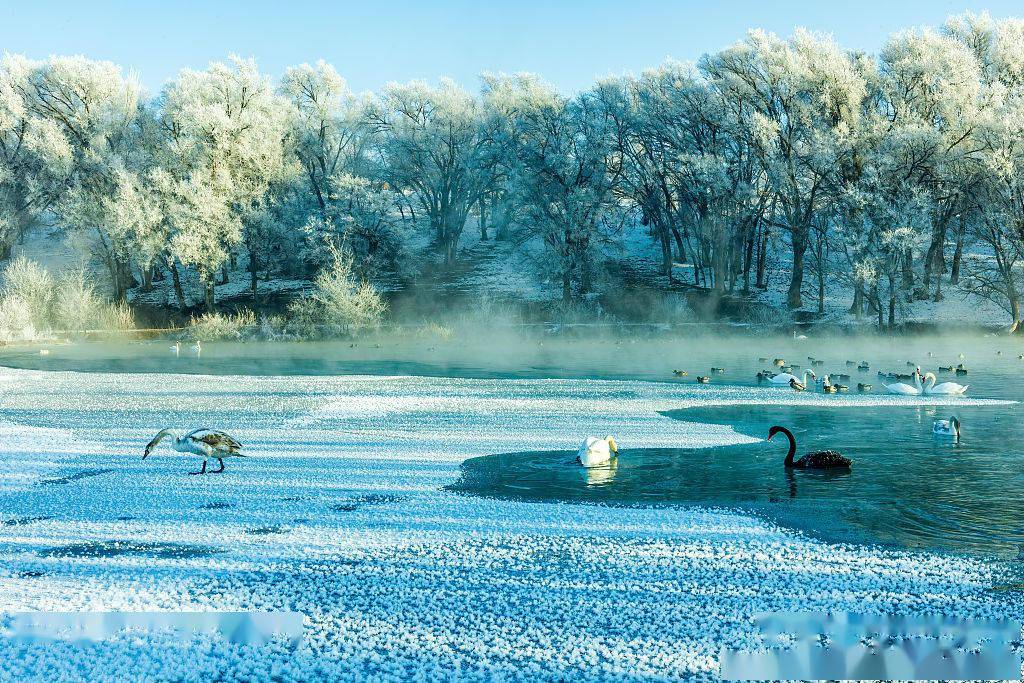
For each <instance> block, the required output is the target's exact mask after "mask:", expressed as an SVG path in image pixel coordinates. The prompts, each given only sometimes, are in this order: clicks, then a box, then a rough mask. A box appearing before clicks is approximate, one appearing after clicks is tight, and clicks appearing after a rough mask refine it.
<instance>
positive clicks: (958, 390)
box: [924, 372, 970, 396]
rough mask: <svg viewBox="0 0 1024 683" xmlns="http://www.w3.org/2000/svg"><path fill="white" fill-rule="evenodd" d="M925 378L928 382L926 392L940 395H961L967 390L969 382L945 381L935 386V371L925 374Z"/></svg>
mask: <svg viewBox="0 0 1024 683" xmlns="http://www.w3.org/2000/svg"><path fill="white" fill-rule="evenodd" d="M924 379H925V381H926V382H928V384H927V385H926V386H925V388H924V393H926V394H932V395H939V396H960V395H962V394H963V393H964V392H965V391H967V387H969V386H970V385H969V384H957V383H956V382H943V383H942V384H940V385H938V386H935V381H936V378H935V373H932V372H929V373H927V374H926V375H925V376H924Z"/></svg>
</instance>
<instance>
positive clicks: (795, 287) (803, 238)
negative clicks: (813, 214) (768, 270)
mask: <svg viewBox="0 0 1024 683" xmlns="http://www.w3.org/2000/svg"><path fill="white" fill-rule="evenodd" d="M792 242H793V273H792V275H791V277H790V279H789V291H788V292H787V293H786V305H787V306H788V307H789V308H790V310H795V309H797V308H800V307H801V306H803V300H802V299H801V297H800V290H801V289H802V288H803V284H804V253H805V252H806V251H807V231H806V229H804V228H801V229H797V230H794V231H793V239H792Z"/></svg>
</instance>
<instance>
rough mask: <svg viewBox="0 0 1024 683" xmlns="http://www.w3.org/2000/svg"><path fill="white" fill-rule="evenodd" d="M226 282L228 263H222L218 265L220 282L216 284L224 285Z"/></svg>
mask: <svg viewBox="0 0 1024 683" xmlns="http://www.w3.org/2000/svg"><path fill="white" fill-rule="evenodd" d="M227 283H228V264H226V263H225V264H224V265H222V266H221V267H220V282H218V283H217V284H218V285H226V284H227Z"/></svg>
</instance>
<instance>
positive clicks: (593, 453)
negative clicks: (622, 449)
mask: <svg viewBox="0 0 1024 683" xmlns="http://www.w3.org/2000/svg"><path fill="white" fill-rule="evenodd" d="M613 453H614V454H615V455H618V454H619V446H618V444H616V443H615V439H613V438H612V437H611V436H606V437H604V438H603V439H599V438H597V437H596V436H590V437H587V440H586V441H584V442H583V445H582V446H580V450H579V452H578V453H577V454H576V460H578V461H579V463H580V464H581V465H583V466H584V467H594V466H596V465H603V464H604V463H606V462H608V461H610V460H611V459H612V454H613Z"/></svg>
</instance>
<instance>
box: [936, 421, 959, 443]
mask: <svg viewBox="0 0 1024 683" xmlns="http://www.w3.org/2000/svg"><path fill="white" fill-rule="evenodd" d="M932 434H934V435H935V436H951V437H953V438H954V439H956V440H957V441H959V440H960V420H959V419H957V416H956V415H953V416H952V417H950V418H949V419H948V420H936V421H935V423H934V424H933V425H932Z"/></svg>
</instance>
